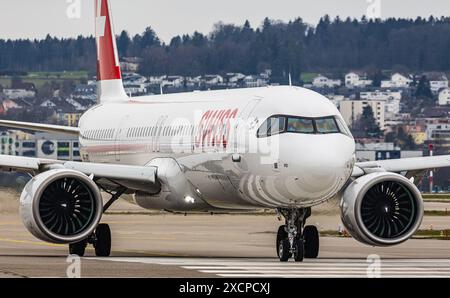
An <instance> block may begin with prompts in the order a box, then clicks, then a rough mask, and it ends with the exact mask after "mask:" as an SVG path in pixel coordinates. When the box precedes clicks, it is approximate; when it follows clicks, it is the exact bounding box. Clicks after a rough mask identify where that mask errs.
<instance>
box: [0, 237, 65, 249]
mask: <svg viewBox="0 0 450 298" xmlns="http://www.w3.org/2000/svg"><path fill="white" fill-rule="evenodd" d="M0 241H1V242H9V243H16V244H32V245H37V246H51V247H65V245H64V244H55V243H46V242H38V241H29V240H17V239H7V238H0Z"/></svg>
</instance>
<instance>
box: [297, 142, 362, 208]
mask: <svg viewBox="0 0 450 298" xmlns="http://www.w3.org/2000/svg"><path fill="white" fill-rule="evenodd" d="M312 144H314V145H307V144H303V145H302V146H301V149H299V150H298V151H297V153H295V152H294V153H291V157H290V159H291V161H292V164H293V165H294V168H293V169H292V168H291V171H292V173H293V174H294V175H293V176H292V179H291V183H290V184H291V186H290V188H291V191H290V192H293V193H295V197H297V199H296V200H305V199H306V200H322V199H324V198H328V197H330V196H332V195H335V194H336V193H337V191H339V189H340V188H341V187H342V186H343V185H344V183H345V182H346V180H347V179H348V177H349V175H350V173H351V171H352V168H353V161H354V157H353V153H354V147H353V146H354V145H352V144H351V143H348V142H347V141H346V140H344V142H342V138H340V137H339V138H336V137H331V138H327V142H326V143H322V144H318V143H317V142H312Z"/></svg>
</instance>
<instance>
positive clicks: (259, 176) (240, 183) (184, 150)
mask: <svg viewBox="0 0 450 298" xmlns="http://www.w3.org/2000/svg"><path fill="white" fill-rule="evenodd" d="M274 115H290V116H301V117H316V118H317V117H325V116H335V117H341V116H340V113H339V111H338V110H337V109H336V107H335V106H334V105H333V104H332V103H331V102H330V101H329V100H328V99H327V98H325V97H323V96H322V95H320V94H318V93H315V92H313V91H310V90H307V89H303V88H298V87H288V86H281V87H265V88H253V89H235V90H223V91H206V92H192V93H180V94H170V95H154V96H148V97H139V98H131V100H130V101H128V102H117V103H106V104H101V105H98V106H96V107H94V108H92V109H90V110H89V111H88V112H86V113H85V114H84V115H83V117H82V118H81V120H80V125H79V127H80V132H81V133H80V145H81V155H82V158H83V160H84V161H89V162H97V163H116V164H117V163H119V164H127V165H140V166H143V165H149V164H151V163H152V161H154V160H160V159H165V158H167V159H172V160H174V161H176V163H178V164H179V166H180V168H181V169H182V171H183V173H184V176H185V177H186V179H187V181H188V183H189V184H190V185H191V186H192V188H193V189H195V190H196V192H198V194H201V198H202V200H204V201H205V202H206V203H207V204H209V205H210V206H213V207H214V208H226V209H247V208H258V207H265V208H278V207H308V206H313V205H317V204H320V203H322V202H323V201H325V200H328V199H330V198H332V197H333V196H335V195H336V194H337V193H338V192H339V191H340V190H341V189H342V187H343V186H344V185H345V183H346V182H347V180H348V179H349V177H350V175H351V172H352V170H353V165H354V162H355V157H354V153H355V144H354V140H353V138H352V137H351V136H350V135H349V134H344V133H331V134H301V133H283V134H279V135H273V136H268V137H264V138H258V136H257V131H258V129H259V127H260V126H261V124H262V123H263V122H264V121H265V120H266V119H267V118H269V117H271V116H274ZM341 118H342V117H341Z"/></svg>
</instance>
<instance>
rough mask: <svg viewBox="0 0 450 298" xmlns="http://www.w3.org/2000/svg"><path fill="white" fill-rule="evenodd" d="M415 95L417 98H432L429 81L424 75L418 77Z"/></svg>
mask: <svg viewBox="0 0 450 298" xmlns="http://www.w3.org/2000/svg"><path fill="white" fill-rule="evenodd" d="M416 97H419V98H432V97H433V93H432V92H431V88H430V81H428V79H427V77H426V76H422V77H421V78H420V81H419V84H418V85H417V89H416Z"/></svg>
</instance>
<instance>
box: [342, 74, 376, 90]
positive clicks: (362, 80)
mask: <svg viewBox="0 0 450 298" xmlns="http://www.w3.org/2000/svg"><path fill="white" fill-rule="evenodd" d="M372 83H373V81H372V80H368V79H367V78H366V76H365V75H360V74H357V73H356V72H350V73H348V74H346V75H345V87H347V88H349V89H352V88H364V87H367V86H370V85H372Z"/></svg>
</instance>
